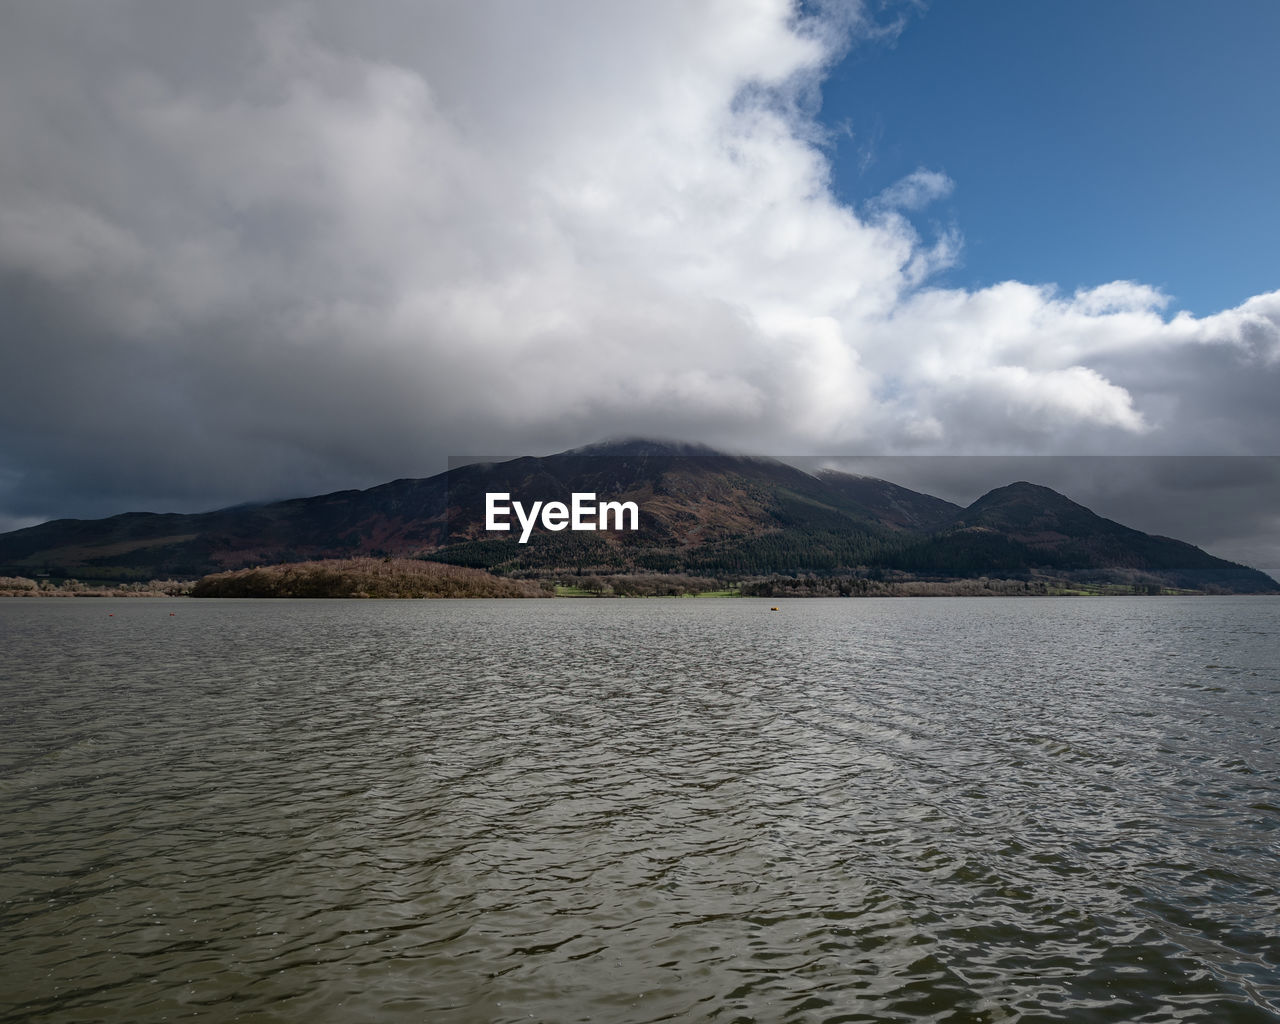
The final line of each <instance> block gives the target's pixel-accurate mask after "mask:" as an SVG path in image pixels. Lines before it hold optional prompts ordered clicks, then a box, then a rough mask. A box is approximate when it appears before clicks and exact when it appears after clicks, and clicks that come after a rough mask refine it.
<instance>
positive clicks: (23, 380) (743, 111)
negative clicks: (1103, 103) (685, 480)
mask: <svg viewBox="0 0 1280 1024" xmlns="http://www.w3.org/2000/svg"><path fill="white" fill-rule="evenodd" d="M820 7H821V5H820ZM822 9H823V10H824V11H825V13H824V14H823V15H820V16H818V17H816V18H815V19H810V20H808V21H801V22H797V21H796V19H794V18H793V17H792V11H791V9H790V6H789V5H788V4H787V3H785V2H781V0H758V2H755V3H746V4H740V5H728V6H716V5H704V4H691V3H686V2H683V0H679V2H676V0H672V2H669V3H666V4H653V5H643V6H640V5H637V6H634V7H631V8H628V7H618V6H614V5H593V4H567V3H565V4H556V3H547V4H538V5H522V4H468V5H434V4H432V5H426V4H421V3H409V2H403V3H399V2H390V0H382V2H378V3H376V4H373V5H359V6H352V5H348V4H339V3H336V2H335V3H330V2H316V3H308V4H301V5H299V4H270V3H269V4H259V3H254V4H247V3H235V2H231V3H219V4H172V3H168V2H163V3H162V2H158V0H157V2H146V0H142V2H138V0H134V2H127V0H115V2H112V0H104V2H101V3H95V4H92V5H87V4H70V3H66V4H62V3H42V4H27V5H12V6H10V7H8V8H6V10H5V12H4V14H3V15H0V19H2V24H0V29H2V30H0V139H3V145H2V146H0V303H2V304H3V305H2V312H3V325H2V326H0V331H2V332H3V334H2V335H0V378H2V379H3V380H4V381H5V382H6V396H5V402H4V403H3V406H2V408H0V439H2V442H3V443H2V444H0V526H3V525H16V524H18V523H21V522H25V521H28V520H31V519H38V518H44V517H48V516H52V515H68V514H78V515H96V514H105V513H108V512H113V511H120V510H124V509H132V508H151V509H157V510H159V509H175V510H176V509H182V510H191V509H201V508H208V507H212V506H216V505H219V504H225V503H230V502H235V501H240V500H252V499H262V498H272V497H280V496H287V495H294V494H303V493H317V492H320V491H324V490H329V489H336V488H338V487H348V486H364V485H369V484H373V483H376V482H379V481H381V480H385V479H389V478H392V477H398V476H407V475H422V474H428V473H432V472H436V471H439V470H440V469H443V468H444V463H445V458H446V456H448V455H449V454H460V453H466V452H471V451H512V450H513V449H514V448H516V447H518V448H519V449H520V450H523V451H530V452H546V451H552V450H556V449H560V448H566V447H570V446H573V445H577V444H581V443H584V442H588V441H591V440H594V439H597V438H600V437H605V436H616V435H620V434H656V435H661V436H665V437H684V438H689V439H696V440H700V441H705V442H708V443H711V444H715V445H720V446H723V447H726V448H731V449H734V450H739V451H756V452H778V451H795V450H805V451H828V452H829V451H844V452H849V451H854V452H866V451H877V452H921V451H923V452H974V451H977V452H983V451H987V452H991V451H1003V452H1054V451H1059V452H1061V451H1071V452H1081V451H1135V452H1141V451H1147V452H1237V453H1239V452H1252V453H1259V452H1263V451H1269V450H1270V445H1271V439H1272V438H1274V437H1275V436H1276V430H1275V428H1276V426H1277V422H1276V414H1275V412H1274V410H1273V408H1272V407H1273V405H1274V402H1273V401H1272V399H1271V396H1272V394H1273V393H1274V385H1275V383H1276V377H1277V367H1278V366H1280V329H1278V328H1277V324H1278V323H1280V295H1276V294H1272V295H1267V296H1260V297H1258V298H1255V299H1252V300H1250V301H1249V302H1247V303H1245V304H1243V305H1242V306H1241V307H1239V308H1238V309H1235V310H1229V311H1225V312H1223V313H1221V314H1219V315H1218V316H1215V317H1206V318H1201V319H1198V320H1197V319H1193V318H1190V317H1187V316H1181V315H1180V316H1173V317H1170V316H1169V315H1168V311H1167V310H1165V309H1164V306H1165V302H1164V300H1163V298H1162V296H1160V294H1159V293H1158V292H1156V291H1154V290H1153V289H1150V288H1146V287H1144V286H1141V285H1137V284H1132V283H1127V282H1116V283H1113V284H1111V285H1104V286H1102V287H1100V288H1096V289H1092V290H1088V291H1084V292H1081V293H1078V294H1075V295H1071V296H1063V295H1060V294H1058V293H1057V292H1055V291H1054V290H1053V289H1052V288H1044V287H1033V286H1030V285H1024V284H1018V283H1016V282H1008V283H1005V284H1002V285H998V286H995V287H993V288H988V289H983V290H980V291H975V292H962V291H939V290H930V289H929V288H928V281H929V275H930V273H931V272H932V271H933V270H934V269H936V268H938V267H940V266H945V265H946V264H947V263H948V262H949V261H951V260H954V259H955V258H957V253H958V252H959V251H960V241H959V240H958V239H956V238H952V237H943V238H938V239H932V240H931V239H924V238H921V237H919V236H918V235H917V234H916V232H915V230H914V229H913V228H912V227H911V225H910V223H909V222H908V221H907V220H906V219H905V218H904V216H903V215H902V214H901V213H900V212H899V210H900V209H901V208H915V207H920V206H922V205H925V204H927V203H928V202H929V201H931V200H932V199H934V198H936V197H937V196H940V195H943V194H945V193H946V192H947V191H948V190H949V189H951V188H952V187H956V188H958V189H963V182H960V183H953V182H950V181H949V180H948V179H946V178H945V176H943V175H941V174H940V173H938V172H936V171H932V170H930V169H928V168H922V169H920V170H919V171H917V172H915V173H914V174H913V175H911V176H910V177H909V178H908V179H905V180H904V181H903V182H901V183H899V185H898V186H895V187H892V188H890V189H889V190H887V191H886V192H885V193H884V194H883V196H882V197H881V198H880V200H879V201H877V202H872V203H869V204H868V205H867V206H866V208H865V210H864V211H863V212H862V213H861V214H860V213H858V212H857V211H855V210H853V209H850V208H848V207H846V206H842V205H841V204H840V203H839V202H838V201H837V200H836V199H835V198H834V197H833V195H832V194H831V191H830V189H829V187H828V179H829V168H828V166H827V162H826V157H825V155H824V151H823V150H822V149H821V148H820V146H819V145H818V143H817V142H815V140H816V139H818V137H819V133H818V132H817V131H816V129H815V126H814V124H813V123H812V121H811V120H810V119H809V117H808V114H807V113H806V111H809V110H811V109H812V100H813V96H814V92H813V90H814V89H815V88H816V87H817V86H818V85H819V84H820V82H821V79H822V75H823V74H824V73H825V70H826V69H827V68H828V67H829V64H830V61H831V60H832V58H833V55H836V54H838V53H839V52H841V48H842V47H843V46H844V45H845V43H846V42H847V39H848V37H849V34H850V33H855V34H856V33H859V32H863V33H867V34H870V35H874V34H875V29H874V27H872V26H869V25H867V24H866V23H863V22H861V21H860V20H859V18H858V16H857V14H858V8H857V6H856V5H846V6H845V7H843V8H842V9H841V10H842V13H841V14H840V16H839V17H837V16H836V14H835V8H834V7H831V6H830V5H828V6H827V7H826V8H822Z"/></svg>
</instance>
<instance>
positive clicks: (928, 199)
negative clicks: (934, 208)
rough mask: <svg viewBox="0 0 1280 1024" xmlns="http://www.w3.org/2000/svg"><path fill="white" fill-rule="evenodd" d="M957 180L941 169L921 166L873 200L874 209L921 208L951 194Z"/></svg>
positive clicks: (871, 204)
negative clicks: (954, 180) (929, 168)
mask: <svg viewBox="0 0 1280 1024" xmlns="http://www.w3.org/2000/svg"><path fill="white" fill-rule="evenodd" d="M954 188H955V182H953V181H952V180H951V179H950V178H948V177H947V176H946V175H945V174H942V173H941V172H939V171H929V170H926V169H925V168H923V167H921V168H920V169H919V170H917V171H914V172H912V173H911V174H908V175H907V176H906V177H905V178H901V179H899V180H898V181H895V182H894V183H893V184H892V185H890V186H889V187H888V188H886V189H885V190H884V191H883V192H881V193H880V194H879V195H878V196H876V197H875V198H874V199H872V200H871V203H870V206H871V207H872V209H878V210H920V209H923V208H924V207H926V206H928V205H929V204H930V203H932V202H936V201H937V200H939V199H943V198H945V197H946V196H949V195H950V194H951V191H952V189H954Z"/></svg>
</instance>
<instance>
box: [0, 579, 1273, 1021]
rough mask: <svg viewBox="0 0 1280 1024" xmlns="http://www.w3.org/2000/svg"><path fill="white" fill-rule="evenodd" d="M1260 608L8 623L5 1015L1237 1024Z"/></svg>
mask: <svg viewBox="0 0 1280 1024" xmlns="http://www.w3.org/2000/svg"><path fill="white" fill-rule="evenodd" d="M1277 612H1280V601H1277V600H1275V599H1270V598H1244V599H1236V598H1213V599H1170V598H1163V599H1152V598H1134V599H1123V598H1115V599H1094V600H1088V599H1076V600H1072V599H1043V600H1035V599H1023V600H996V599H991V600H957V599H950V600H948V599H933V600H931V599H913V600H897V601H894V600H845V601H840V600H831V601H822V600H817V601H789V602H782V604H781V611H779V612H776V613H775V612H770V611H769V602H760V601H752V600H739V601H732V600H724V601H718V600H648V601H568V600H566V601H523V602H521V601H508V602H501V601H493V602H488V601H459V602H443V601H442V602H430V601H422V602H287V601H283V602H236V601H213V602H199V601H181V600H175V601H163V600H132V601H105V600H92V601H91V600H78V601H71V600H52V599H49V600H21V599H13V600H7V601H3V602H0V630H2V631H3V632H2V633H0V637H2V647H0V823H2V826H3V831H2V834H0V867H2V874H0V965H2V968H3V974H2V981H0V1020H5V1021H17V1020H33V1019H38V1020H48V1021H107V1022H115V1021H121V1022H123V1021H135V1020H148V1021H159V1020H180V1019H187V1018H197V1019H202V1020H207V1021H230V1020H246V1021H249V1020H252V1021H304V1020H305V1021H335V1022H337V1021H343V1022H345V1021H373V1020H378V1021H383V1020H386V1021H395V1020H404V1021H422V1020H430V1021H443V1022H471V1021H528V1020H534V1021H548V1022H570V1021H605V1022H611V1021H623V1022H632V1021H634V1022H640V1021H659V1020H675V1021H719V1022H735V1021H803V1022H808V1021H814V1022H817V1021H872V1020H876V1021H909V1020H910V1021H914V1020H934V1021H949V1022H961V1021H971V1022H996V1021H1050V1020H1070V1021H1143V1022H1156V1021H1174V1020H1178V1021H1193V1020H1205V1021H1215V1022H1218V1021H1264V1020H1265V1021H1273V1020H1276V1019H1278V1018H1280V627H1278V626H1277V621H1278V616H1277ZM171 613H172V614H171Z"/></svg>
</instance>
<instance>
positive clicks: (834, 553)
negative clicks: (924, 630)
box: [0, 438, 1280, 593]
mask: <svg viewBox="0 0 1280 1024" xmlns="http://www.w3.org/2000/svg"><path fill="white" fill-rule="evenodd" d="M489 492H507V493H509V494H512V495H513V497H515V498H517V499H520V500H524V501H527V502H532V501H544V502H545V501H563V500H565V499H566V498H567V497H568V495H569V494H570V493H571V492H592V493H595V494H596V495H598V497H599V499H600V500H606V499H609V500H614V499H624V500H633V501H636V502H637V504H638V506H639V508H640V509H642V510H643V513H642V515H641V524H640V529H639V530H638V531H636V533H635V534H630V533H625V532H624V533H591V534H585V533H571V532H569V531H565V532H560V533H557V532H551V531H547V530H542V529H539V530H535V531H534V532H533V535H532V536H530V537H529V543H527V544H520V543H518V541H517V540H516V539H515V537H513V536H512V535H511V534H494V533H491V532H489V531H487V530H486V529H485V528H484V527H485V523H484V503H485V498H484V496H485V494H486V493H489ZM356 556H365V557H392V558H400V557H411V558H429V559H432V560H435V561H442V562H447V563H452V564H457V565H463V566H468V567H472V568H483V569H488V570H491V571H494V572H497V573H499V574H504V575H511V576H517V577H519V576H525V577H543V578H546V577H549V576H554V575H557V574H561V575H563V574H565V573H576V574H581V573H583V572H608V573H619V572H621V573H626V572H637V573H655V572H656V573H663V572H668V573H695V574H698V575H702V576H708V577H716V578H722V579H737V580H741V579H747V578H755V577H761V576H766V575H770V574H781V575H793V576H794V575H803V574H818V575H852V576H856V575H864V576H865V575H869V574H881V575H883V574H885V573H889V574H899V575H904V576H909V577H911V578H921V579H933V578H938V579H962V578H976V577H980V576H997V575H999V576H1006V577H1009V578H1014V579H1027V580H1030V579H1043V578H1049V577H1053V578H1065V579H1078V580H1101V581H1119V582H1131V583H1133V584H1134V585H1146V586H1155V587H1174V588H1179V589H1199V590H1225V591H1230V592H1241V593H1255V592H1274V591H1277V590H1280V586H1278V585H1277V584H1276V582H1275V581H1274V580H1272V579H1271V578H1270V577H1268V576H1266V574H1264V573H1261V572H1259V571H1258V570H1255V569H1250V568H1249V567H1247V566H1241V565H1238V564H1236V563H1233V562H1228V561H1226V560H1224V559H1219V558H1216V557H1214V556H1212V555H1209V554H1208V553H1206V552H1204V551H1202V550H1201V549H1199V548H1197V547H1195V546H1194V545H1191V544H1187V543H1186V542H1183V541H1179V540H1175V539H1173V538H1162V537H1155V536H1153V535H1150V534H1145V533H1142V532H1141V531H1138V530H1134V529H1132V528H1131V527H1127V526H1124V525H1122V524H1120V523H1115V522H1113V521H1111V520H1108V519H1105V518H1103V517H1101V516H1098V515H1096V514H1095V513H1093V512H1092V511H1091V510H1089V509H1088V508H1086V507H1085V506H1083V505H1080V504H1078V503H1076V502H1074V501H1073V500H1071V499H1070V498H1069V497H1067V496H1065V495H1062V494H1060V493H1058V492H1057V491H1054V490H1053V489H1051V488H1048V487H1045V486H1044V485H1041V484H1034V483H1030V482H1028V481H1016V482H1014V483H1012V484H1007V485H1004V486H1002V487H997V488H993V489H992V490H990V491H988V492H987V493H985V494H983V495H982V496H980V497H979V498H978V499H976V500H975V501H974V502H972V503H971V504H969V505H968V506H963V507H962V506H960V505H957V504H955V503H953V502H949V501H945V500H944V499H941V498H937V497H935V496H933V495H929V494H925V493H923V492H920V491H913V490H911V489H910V488H906V487H903V486H901V485H899V484H895V483H893V482H891V481H887V480H880V479H878V478H875V477H866V476H855V475H852V474H847V473H841V472H838V471H835V470H830V469H827V470H822V471H820V472H818V473H808V472H805V471H804V470H801V469H799V468H797V467H795V466H791V465H789V464H787V463H784V462H780V461H778V460H776V459H769V458H759V457H754V456H743V455H731V454H726V453H723V452H719V451H716V450H715V449H711V448H708V447H707V446H705V445H695V444H689V443H686V442H672V441H659V440H654V439H645V438H623V439H614V440H609V441H603V442H598V443H596V444H593V445H586V446H583V447H581V448H576V449H570V450H568V451H565V452H561V453H558V454H555V455H549V456H522V457H519V458H515V459H510V460H506V461H502V462H487V463H486V462H476V463H469V464H465V465H462V466H458V467H456V468H454V469H450V470H448V471H446V472H444V473H440V474H436V475H435V476H432V477H426V478H401V479H398V480H393V481H389V482H387V483H384V484H378V485H376V486H374V487H370V488H366V489H364V490H358V489H345V490H339V491H333V492H329V493H327V494H321V495H314V496H311V497H300V498H290V499H286V500H284V501H278V502H268V503H254V504H241V505H236V506H231V507H229V508H225V509H218V510H214V511H212V512H204V513H193V514H184V513H146V512H129V513H122V514H120V515H117V516H112V517H108V518H106V519H98V520H80V519H63V520H54V521H52V522H49V523H44V524H40V525H37V526H32V527H26V528H25V529H22V530H17V531H12V532H10V533H7V534H0V575H4V574H8V575H24V574H28V575H29V574H37V575H45V574H47V575H50V576H76V577H79V578H82V579H113V580H125V581H128V580H137V579H144V578H156V577H168V576H179V577H188V578H193V577H196V576H202V575H205V574H207V573H210V572H218V571H225V570H231V569H239V568H245V567H250V566H254V565H264V564H272V563H292V562H303V561H309V560H316V559H326V558H343V557H356Z"/></svg>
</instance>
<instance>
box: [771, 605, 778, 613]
mask: <svg viewBox="0 0 1280 1024" xmlns="http://www.w3.org/2000/svg"><path fill="white" fill-rule="evenodd" d="M777 610H778V606H777V605H776V604H775V605H774V606H773V607H772V608H770V609H769V611H771V612H776V611H777Z"/></svg>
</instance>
